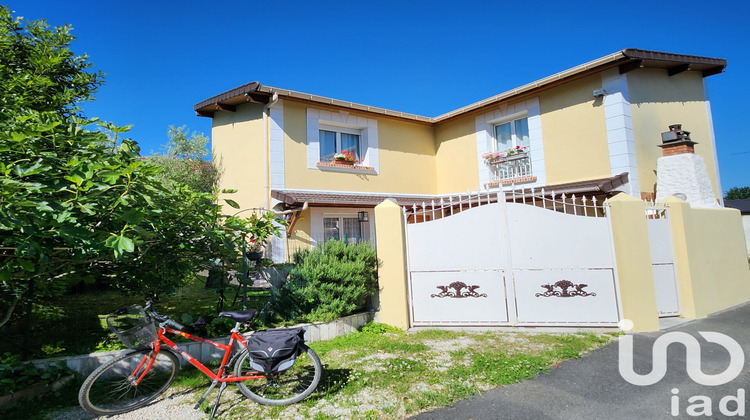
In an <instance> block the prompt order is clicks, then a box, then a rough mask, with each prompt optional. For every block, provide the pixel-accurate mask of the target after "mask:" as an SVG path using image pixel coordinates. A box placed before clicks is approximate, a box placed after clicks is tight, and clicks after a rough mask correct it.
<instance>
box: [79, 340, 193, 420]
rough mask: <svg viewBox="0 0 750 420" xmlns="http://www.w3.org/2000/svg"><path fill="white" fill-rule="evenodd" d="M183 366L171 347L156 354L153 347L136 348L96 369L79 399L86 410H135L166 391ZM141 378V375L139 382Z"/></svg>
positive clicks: (84, 386) (102, 413) (121, 411)
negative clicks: (171, 350)
mask: <svg viewBox="0 0 750 420" xmlns="http://www.w3.org/2000/svg"><path fill="white" fill-rule="evenodd" d="M151 359H153V364H151V368H150V369H149V368H148V365H149V363H150V362H151ZM179 370H180V362H179V360H178V359H177V356H175V355H174V353H172V352H170V351H167V350H162V351H160V352H159V353H158V354H156V355H154V353H153V351H152V350H150V349H144V350H133V351H131V352H127V353H125V354H123V355H121V356H118V357H116V358H115V359H114V360H112V361H110V362H108V363H106V364H104V365H102V366H100V367H99V368H97V369H96V370H95V371H93V372H92V373H91V375H89V377H88V378H86V380H85V381H84V382H83V385H82V386H81V390H80V391H79V392H78V402H79V403H80V404H81V407H83V409H84V410H86V411H88V412H89V413H91V414H97V415H105V416H106V415H112V414H120V413H125V412H128V411H131V410H135V409H136V408H140V407H143V406H144V405H146V404H148V403H149V402H151V401H153V400H154V399H155V398H156V397H158V396H159V395H161V394H162V393H163V392H164V391H166V390H167V388H169V386H170V385H171V384H172V382H173V381H174V379H175V378H176V377H177V373H178V372H179ZM144 372H145V375H144ZM141 376H143V378H141ZM138 378H141V379H140V381H138V383H137V385H136V384H135V381H136V380H138Z"/></svg>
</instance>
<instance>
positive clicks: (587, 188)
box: [543, 172, 628, 194]
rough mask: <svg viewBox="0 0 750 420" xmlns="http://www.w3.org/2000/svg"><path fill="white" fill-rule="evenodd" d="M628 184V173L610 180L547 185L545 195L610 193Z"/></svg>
mask: <svg viewBox="0 0 750 420" xmlns="http://www.w3.org/2000/svg"><path fill="white" fill-rule="evenodd" d="M627 183H628V173H627V172H623V173H621V174H619V175H614V176H611V177H609V178H600V179H591V180H588V181H577V182H568V183H565V184H556V185H545V186H544V187H543V188H544V191H545V193H552V192H554V193H555V194H558V193H559V194H562V193H565V194H573V193H579V192H582V193H583V192H591V193H609V192H612V191H614V190H615V189H616V188H617V187H619V186H622V185H625V184H627Z"/></svg>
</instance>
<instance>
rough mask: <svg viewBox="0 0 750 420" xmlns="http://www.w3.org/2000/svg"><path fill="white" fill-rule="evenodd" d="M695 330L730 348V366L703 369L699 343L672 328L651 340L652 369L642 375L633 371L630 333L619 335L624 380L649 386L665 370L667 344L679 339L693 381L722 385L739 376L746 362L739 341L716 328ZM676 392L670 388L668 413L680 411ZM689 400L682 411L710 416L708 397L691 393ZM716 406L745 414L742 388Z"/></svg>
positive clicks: (625, 325)
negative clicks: (718, 370)
mask: <svg viewBox="0 0 750 420" xmlns="http://www.w3.org/2000/svg"><path fill="white" fill-rule="evenodd" d="M620 327H621V328H622V329H623V330H625V331H628V330H630V329H632V327H633V324H632V322H630V321H629V320H623V321H622V322H621V324H620ZM698 334H700V336H701V337H703V338H704V339H705V340H706V341H707V342H709V343H715V344H718V345H720V346H722V347H724V348H725V349H726V350H727V351H728V352H729V366H728V367H727V368H726V369H725V370H724V371H723V372H721V373H717V374H713V375H712V374H705V373H703V370H702V369H701V344H700V343H699V342H698V340H697V339H696V338H695V337H693V336H692V335H690V334H687V333H684V332H679V331H674V332H668V333H665V334H664V335H662V336H660V337H659V338H657V339H656V341H655V342H654V346H653V348H652V367H651V372H650V373H648V374H645V375H641V374H638V373H635V371H633V336H624V337H621V338H620V342H619V350H620V355H619V364H618V367H619V369H620V375H621V376H622V378H623V379H625V380H626V381H628V382H630V383H631V384H633V385H638V386H648V385H653V384H655V383H657V382H659V381H660V380H662V378H664V375H666V373H667V348H668V347H669V345H670V344H673V343H680V344H682V345H683V346H685V352H686V356H687V357H686V361H685V370H686V371H687V374H688V376H689V377H690V379H692V380H693V381H694V382H696V383H698V384H701V385H705V386H717V385H724V384H726V383H728V382H730V381H732V380H734V379H735V378H736V377H737V376H739V374H740V373H741V372H742V368H743V367H744V365H745V353H744V352H743V350H742V347H741V346H740V345H739V343H737V342H736V341H735V340H734V339H732V338H731V337H729V336H727V335H725V334H722V333H718V332H709V331H700V332H698ZM679 392H680V391H679V389H677V388H674V389H672V394H673V395H672V397H671V404H670V405H671V410H670V413H671V414H672V415H673V416H678V415H679V414H680V404H679V397H678V395H677V394H678V393H679ZM688 402H690V403H692V405H690V406H688V407H687V409H686V411H685V412H686V414H688V415H689V416H711V415H712V413H713V411H712V406H713V404H712V401H711V398H709V397H707V396H703V395H696V396H693V397H690V398H689V399H688ZM730 403H733V404H734V405H735V406H736V409H734V410H732V409H730V408H729V404H730ZM718 408H719V411H720V412H721V413H722V414H724V415H726V416H732V417H734V416H744V415H745V390H744V389H743V388H739V389H738V390H737V396H736V397H735V396H733V395H731V394H730V395H727V396H725V397H723V398H722V399H721V400H720V401H719V405H718Z"/></svg>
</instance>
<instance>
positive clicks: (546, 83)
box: [194, 48, 727, 125]
mask: <svg viewBox="0 0 750 420" xmlns="http://www.w3.org/2000/svg"><path fill="white" fill-rule="evenodd" d="M726 66H727V60H725V59H722V58H711V57H701V56H695V55H685V54H672V53H667V52H659V51H648V50H639V49H636V48H628V49H624V50H622V51H618V52H616V53H614V54H610V55H607V56H604V57H601V58H598V59H596V60H593V61H589V62H588V63H584V64H581V65H579V66H576V67H573V68H571V69H568V70H565V71H562V72H559V73H556V74H553V75H551V76H547V77H545V78H543V79H539V80H537V81H534V82H531V83H528V84H526V85H523V86H521V87H518V88H515V89H511V90H509V91H507V92H503V93H501V94H499V95H495V96H492V97H490V98H487V99H483V100H481V101H479V102H475V103H473V104H470V105H467V106H464V107H462V108H459V109H456V110H454V111H451V112H448V113H446V114H443V115H439V116H437V117H434V118H430V117H425V116H422V115H416V114H410V113H406V112H400V111H394V110H390V109H385V108H379V107H375V106H369V105H363V104H358V103H355V102H348V101H342V100H339V99H334V98H328V97H325V96H319V95H313V94H310V93H304V92H297V91H294V90H289V89H280V88H275V87H273V86H265V85H261V84H260V83H259V82H257V81H256V82H251V83H248V84H246V85H242V86H240V87H237V88H234V89H231V90H228V91H226V92H224V93H220V94H218V95H216V96H213V97H211V98H208V99H206V100H205V101H202V102H200V103H198V104H196V105H195V106H194V109H195V112H196V114H197V115H198V116H202V117H213V115H214V113H215V112H217V111H229V112H233V111H235V110H236V107H237V106H238V105H240V104H243V103H248V102H256V103H263V104H266V103H268V102H269V101H270V98H271V97H272V96H273V94H274V93H277V94H278V95H279V97H283V98H286V99H290V100H294V101H298V102H306V103H311V104H314V105H317V106H323V107H332V108H335V109H342V110H353V111H360V112H363V113H368V114H375V115H379V116H383V117H387V118H395V119H400V120H407V121H411V122H417V123H422V124H430V125H434V124H437V123H440V122H444V121H447V120H451V119H454V118H457V117H459V116H462V115H465V114H468V113H472V112H476V111H480V110H483V109H485V108H487V107H490V106H493V105H497V104H499V103H502V102H510V101H515V100H517V99H521V98H523V97H526V96H530V95H534V94H537V93H539V92H540V91H543V90H546V89H551V88H553V87H556V86H559V85H561V84H563V83H568V82H570V81H572V80H576V79H579V78H582V77H586V76H589V75H591V74H595V73H598V72H601V71H603V70H607V69H610V68H615V67H616V68H619V71H620V73H627V72H630V71H633V70H636V69H639V68H660V69H665V70H666V71H667V73H668V74H669V75H670V76H674V75H676V74H680V73H683V72H686V71H693V72H700V73H701V75H702V76H703V77H707V76H711V75H714V74H718V73H721V72H723V71H724V69H725V68H726Z"/></svg>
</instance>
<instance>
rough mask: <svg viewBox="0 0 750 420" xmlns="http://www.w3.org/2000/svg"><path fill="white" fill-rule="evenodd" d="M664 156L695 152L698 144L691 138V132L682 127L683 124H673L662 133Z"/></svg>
mask: <svg viewBox="0 0 750 420" xmlns="http://www.w3.org/2000/svg"><path fill="white" fill-rule="evenodd" d="M661 143H662V144H660V145H659V146H658V147H661V154H662V156H674V155H681V154H683V153H693V154H695V145H696V144H698V143H696V142H694V141H692V140H690V132H689V131H684V130H683V129H682V124H672V125H670V126H669V131H666V132H664V133H661Z"/></svg>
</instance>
